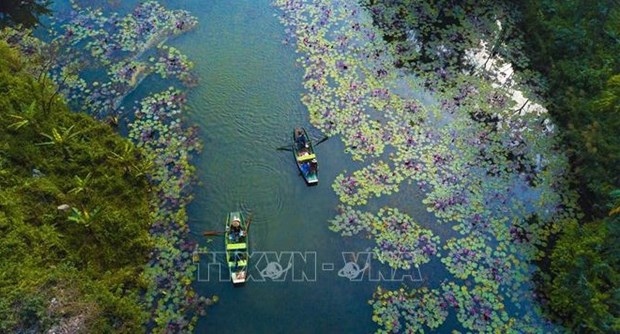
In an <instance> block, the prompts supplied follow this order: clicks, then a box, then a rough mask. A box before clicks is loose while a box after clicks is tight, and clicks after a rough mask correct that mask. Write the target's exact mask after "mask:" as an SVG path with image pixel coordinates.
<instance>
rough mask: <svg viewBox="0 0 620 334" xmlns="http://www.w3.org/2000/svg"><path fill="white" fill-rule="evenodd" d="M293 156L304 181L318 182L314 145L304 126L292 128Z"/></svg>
mask: <svg viewBox="0 0 620 334" xmlns="http://www.w3.org/2000/svg"><path fill="white" fill-rule="evenodd" d="M293 156H294V157H295V163H296V164H297V168H299V171H300V172H301V175H302V176H303V177H304V180H306V183H307V184H309V185H311V184H317V183H319V165H318V162H317V160H316V155H315V153H314V146H313V145H312V141H311V140H310V137H308V133H306V129H304V128H297V129H295V130H293Z"/></svg>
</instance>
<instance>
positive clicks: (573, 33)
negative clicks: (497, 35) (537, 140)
mask: <svg viewBox="0 0 620 334" xmlns="http://www.w3.org/2000/svg"><path fill="white" fill-rule="evenodd" d="M518 3H519V4H520V6H521V13H522V20H521V21H520V25H521V26H520V29H521V30H522V31H523V32H524V34H525V35H526V36H529V37H528V38H526V39H525V44H524V47H525V52H526V53H527V55H528V57H529V58H530V59H531V62H530V64H529V66H530V67H531V68H532V69H534V70H536V71H539V72H541V73H542V74H543V75H544V77H545V78H546V81H547V85H548V89H547V91H546V93H545V99H546V100H547V101H548V109H549V112H550V114H551V115H552V116H553V118H554V121H555V123H556V124H558V125H559V126H560V127H561V130H562V132H563V134H564V137H565V141H564V142H565V144H566V146H567V147H568V151H569V154H570V158H571V161H572V165H573V168H574V171H575V173H574V174H575V177H576V180H575V181H576V186H577V187H578V189H579V192H580V194H581V200H582V207H583V209H584V210H585V212H586V213H590V214H591V215H592V216H593V217H601V216H604V215H605V214H606V211H607V210H606V206H605V204H606V202H607V201H608V200H609V198H608V194H609V192H610V191H612V190H613V189H615V188H620V173H619V171H620V168H619V167H618V166H620V136H619V135H618V134H620V117H619V114H618V111H619V108H620V104H619V102H620V58H618V54H620V25H618V22H619V20H620V6H618V3H617V1H612V0H607V1H594V2H591V1H555V0H554V1H552V0H547V1H525V2H521V1H519V2H518Z"/></svg>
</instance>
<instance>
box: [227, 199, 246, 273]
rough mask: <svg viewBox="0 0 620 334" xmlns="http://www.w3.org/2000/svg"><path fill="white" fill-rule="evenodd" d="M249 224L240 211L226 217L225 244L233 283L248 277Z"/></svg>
mask: <svg viewBox="0 0 620 334" xmlns="http://www.w3.org/2000/svg"><path fill="white" fill-rule="evenodd" d="M247 232H248V226H247V222H246V221H245V219H244V217H243V215H242V214H241V212H239V211H234V212H230V213H229V214H228V216H227V217H226V230H225V233H224V244H225V245H226V263H227V264H228V270H229V272H230V279H231V280H232V282H233V284H241V283H245V281H246V280H247V277H248V275H247V274H248V261H249V251H248V233H247Z"/></svg>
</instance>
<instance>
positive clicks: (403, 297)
mask: <svg viewBox="0 0 620 334" xmlns="http://www.w3.org/2000/svg"><path fill="white" fill-rule="evenodd" d="M369 304H370V305H372V309H373V315H372V320H373V321H375V322H376V323H377V324H379V325H380V326H381V327H382V328H383V329H382V330H378V331H377V332H378V333H403V332H404V333H418V332H424V330H425V329H427V328H428V329H431V330H433V329H437V328H438V327H440V326H441V325H442V324H443V322H444V321H445V320H446V317H447V316H448V303H447V302H446V301H445V300H444V298H443V295H442V294H441V293H440V292H439V291H438V290H429V289H428V288H426V287H422V288H419V289H415V290H409V289H405V288H400V289H398V290H385V289H383V288H381V287H380V286H379V287H377V289H376V291H375V292H374V294H373V299H372V300H371V301H369Z"/></svg>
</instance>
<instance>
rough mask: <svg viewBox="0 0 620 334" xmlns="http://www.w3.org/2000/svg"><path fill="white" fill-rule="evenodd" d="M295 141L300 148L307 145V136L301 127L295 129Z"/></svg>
mask: <svg viewBox="0 0 620 334" xmlns="http://www.w3.org/2000/svg"><path fill="white" fill-rule="evenodd" d="M295 143H297V148H298V149H301V148H303V147H306V136H304V132H303V131H301V129H300V128H297V129H295Z"/></svg>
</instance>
